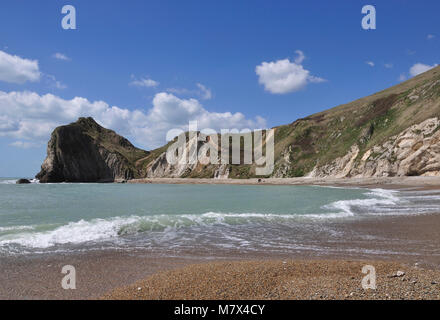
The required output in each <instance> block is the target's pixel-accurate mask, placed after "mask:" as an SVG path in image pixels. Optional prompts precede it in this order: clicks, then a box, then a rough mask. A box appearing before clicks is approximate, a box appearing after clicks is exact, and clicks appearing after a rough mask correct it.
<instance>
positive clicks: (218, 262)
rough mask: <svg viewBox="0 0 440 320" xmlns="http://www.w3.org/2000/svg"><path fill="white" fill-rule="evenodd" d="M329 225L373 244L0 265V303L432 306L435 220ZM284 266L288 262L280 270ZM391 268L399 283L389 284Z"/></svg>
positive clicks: (31, 259) (439, 266)
mask: <svg viewBox="0 0 440 320" xmlns="http://www.w3.org/2000/svg"><path fill="white" fill-rule="evenodd" d="M335 224H338V227H339V228H340V229H338V230H350V231H351V232H353V234H356V235H357V234H361V235H368V236H371V237H373V238H374V239H375V240H373V241H372V240H369V238H368V237H367V238H364V237H361V238H358V237H357V236H356V237H351V238H350V237H348V238H345V237H344V239H342V241H337V242H335V241H334V239H320V238H319V235H317V237H316V241H318V242H319V243H321V244H322V245H324V246H325V247H326V248H327V250H326V251H313V250H298V251H294V252H286V253H285V254H280V253H273V252H270V251H266V252H255V253H252V254H250V253H245V254H244V253H242V252H240V250H239V249H235V250H232V249H231V250H229V251H227V252H218V251H217V252H212V253H210V254H207V253H206V252H205V253H203V254H201V253H200V252H197V251H195V250H189V251H186V252H183V251H180V252H173V251H169V252H162V253H160V252H151V251H148V250H140V249H139V250H132V251H126V250H108V251H102V250H101V251H100V250H98V251H86V252H79V253H66V254H50V255H41V254H37V255H32V256H11V257H1V258H0V270H1V272H0V284H1V285H0V299H97V298H100V297H102V296H104V295H106V297H107V298H117V299H139V298H142V299H143V298H152V299H164V298H173V299H178V298H185V299H191V298H194V299H196V298H197V299H202V298H221V299H223V298H237V299H244V298H264V299H266V298H270V299H275V298H283V299H284V298H286V299H294V298H295V299H296V298H298V299H310V298H313V299H318V298H320V299H327V298H328V299H330V298H332V299H337V298H342V299H346V298H349V299H358V298H359V299H361V298H368V299H370V298H371V299H373V298H374V299H382V298H393V299H400V298H404V299H408V298H411V299H419V298H433V299H434V298H435V299H438V295H439V290H440V286H439V285H435V284H431V282H436V283H439V282H440V277H439V274H440V247H439V243H440V234H439V232H438V230H440V215H422V216H415V217H387V218H383V217H381V218H378V219H369V220H365V221H358V222H356V221H353V222H347V223H346V222H343V223H338V222H335ZM225 261H233V263H232V264H231V263H223V262H225ZM282 261H286V262H287V263H288V266H289V268H288V269H287V270H288V272H284V269H283V268H284V267H285V266H284V264H283V263H282ZM365 264H371V265H374V266H375V267H376V269H377V274H378V279H381V280H380V281H379V282H378V290H377V291H375V292H372V293H371V294H370V293H368V294H367V293H366V292H364V291H363V290H362V288H361V287H360V281H361V279H362V277H363V274H361V268H362V266H363V265H365ZM64 265H72V266H74V267H75V268H76V272H77V289H76V290H64V289H62V287H61V280H62V278H63V276H64V275H63V274H62V273H61V269H62V267H63V266H64ZM415 266H417V267H415ZM182 268H184V269H182ZM399 270H400V271H404V272H405V273H406V274H407V276H405V277H403V278H399V279H397V278H388V276H390V275H392V274H393V273H395V272H397V271H399ZM168 271H172V273H166V272H168ZM164 272H165V273H164ZM202 274H203V277H201V276H200V275H202ZM151 276H153V277H152V278H150V277H151ZM166 279H168V280H166ZM292 281H293V284H292ZM133 283H136V285H134V286H130V285H131V284H133ZM182 283H185V284H188V285H185V286H181V284H182ZM189 284H191V285H189ZM127 286H130V287H127ZM286 286H287V287H286ZM138 287H141V288H144V289H141V293H139V292H138V290H137V288H138ZM147 287H148V288H149V289H148V290H145V288H147ZM248 287H249V288H254V289H252V292H250V291H247V289H246V288H248ZM118 288H119V289H118ZM133 288H135V290H134V289H133ZM173 288H177V289H176V290H175V291H174V289H173ZM185 288H186V289H187V290H186V291H185V290H184V289H185ZM258 288H259V289H258ZM257 289H258V290H257ZM133 290H134V291H133ZM190 291H192V293H191V292H190ZM111 292H113V293H111ZM352 292H354V293H353V294H351V293H352ZM109 294H110V295H109ZM139 294H141V295H139ZM374 294H375V295H374ZM387 294H388V296H387ZM347 295H348V297H346V296H347Z"/></svg>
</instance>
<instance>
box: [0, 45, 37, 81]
mask: <svg viewBox="0 0 440 320" xmlns="http://www.w3.org/2000/svg"><path fill="white" fill-rule="evenodd" d="M40 75H41V74H40V70H39V67H38V61H37V60H29V59H24V58H21V57H19V56H16V55H10V54H8V53H6V52H4V51H1V50H0V81H5V82H9V83H18V84H23V83H25V82H27V81H30V82H36V81H39V80H40Z"/></svg>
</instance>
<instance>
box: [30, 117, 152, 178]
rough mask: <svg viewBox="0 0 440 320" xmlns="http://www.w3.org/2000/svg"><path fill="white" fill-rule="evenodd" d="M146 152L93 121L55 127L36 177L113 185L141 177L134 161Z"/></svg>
mask: <svg viewBox="0 0 440 320" xmlns="http://www.w3.org/2000/svg"><path fill="white" fill-rule="evenodd" d="M146 156H148V152H147V151H144V150H141V149H138V148H136V147H134V146H133V145H132V144H131V143H130V142H129V141H128V140H127V139H125V138H123V137H121V136H119V135H117V134H116V133H115V132H114V131H112V130H108V129H105V128H103V127H101V126H100V125H99V124H97V123H96V122H95V121H94V120H93V119H92V118H80V119H78V121H77V122H74V123H71V124H69V125H66V126H61V127H58V128H56V129H55V130H54V131H53V133H52V135H51V139H50V141H49V143H48V146H47V157H46V159H45V160H44V162H43V164H42V166H41V171H40V173H38V174H37V176H36V178H37V179H39V180H40V182H42V183H47V182H113V181H117V180H128V179H133V178H138V177H140V169H139V168H137V167H136V161H137V160H139V159H141V158H144V157H146Z"/></svg>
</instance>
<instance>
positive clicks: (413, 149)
mask: <svg viewBox="0 0 440 320" xmlns="http://www.w3.org/2000/svg"><path fill="white" fill-rule="evenodd" d="M439 129H440V120H439V119H438V118H437V117H436V118H430V119H427V120H425V121H423V122H422V123H420V124H416V125H413V126H411V127H409V128H408V129H406V130H404V131H403V132H401V133H400V134H398V135H397V136H392V137H390V138H389V139H388V140H387V141H385V142H384V143H383V144H381V145H376V146H374V147H373V148H371V149H368V150H367V151H365V152H364V153H363V154H362V155H360V154H359V147H358V145H353V146H352V148H351V150H350V152H349V153H347V155H346V156H344V157H340V158H338V159H336V160H334V161H333V162H331V163H330V164H326V165H323V166H317V167H315V168H314V169H313V171H312V172H311V173H310V174H309V176H310V177H339V178H341V177H357V178H360V177H392V176H440V130H439Z"/></svg>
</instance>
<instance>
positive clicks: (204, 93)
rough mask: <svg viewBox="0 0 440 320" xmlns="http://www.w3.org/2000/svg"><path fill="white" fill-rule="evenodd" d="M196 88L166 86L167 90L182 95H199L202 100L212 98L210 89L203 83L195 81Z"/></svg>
mask: <svg viewBox="0 0 440 320" xmlns="http://www.w3.org/2000/svg"><path fill="white" fill-rule="evenodd" d="M196 87H197V89H191V90H190V89H186V88H168V89H166V91H167V92H170V93H174V94H178V95H184V96H199V97H200V99H202V100H210V99H212V91H211V89H209V88H208V87H206V86H205V85H203V84H201V83H196Z"/></svg>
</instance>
